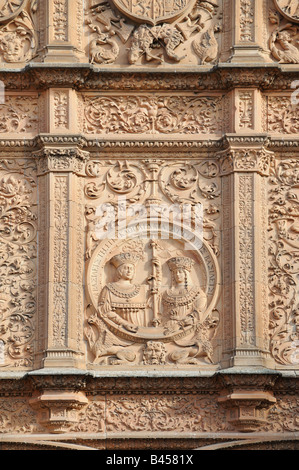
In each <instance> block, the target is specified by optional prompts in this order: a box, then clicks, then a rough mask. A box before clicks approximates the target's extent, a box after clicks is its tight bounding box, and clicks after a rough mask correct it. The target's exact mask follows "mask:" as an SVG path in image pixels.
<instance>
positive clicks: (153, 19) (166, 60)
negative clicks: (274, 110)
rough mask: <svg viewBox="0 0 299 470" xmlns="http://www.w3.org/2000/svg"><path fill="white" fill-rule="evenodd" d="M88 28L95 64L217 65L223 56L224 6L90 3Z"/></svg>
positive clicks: (122, 0) (149, 0) (148, 0)
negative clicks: (221, 35) (221, 48)
mask: <svg viewBox="0 0 299 470" xmlns="http://www.w3.org/2000/svg"><path fill="white" fill-rule="evenodd" d="M86 24H87V26H88V29H89V33H88V34H89V35H90V33H91V39H89V46H88V47H89V56H90V61H91V63H93V64H98V65H109V64H119V65H139V66H140V65H152V66H157V65H161V64H164V65H167V64H169V65H171V64H178V63H182V64H202V65H205V64H213V63H216V62H217V59H218V54H219V45H218V40H217V37H216V36H217V35H216V33H217V32H219V31H220V29H221V2H220V0H213V1H200V0H192V1H191V2H190V1H188V2H187V1H186V0H171V1H169V0H141V1H140V0H133V1H128V0H110V1H108V0H106V1H102V2H100V3H99V2H91V3H90V7H89V9H88V11H87V18H86Z"/></svg>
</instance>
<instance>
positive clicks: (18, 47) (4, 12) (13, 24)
mask: <svg viewBox="0 0 299 470" xmlns="http://www.w3.org/2000/svg"><path fill="white" fill-rule="evenodd" d="M37 7H38V1H37V0H15V1H13V2H10V1H7V0H6V1H2V2H1V4H0V57H1V60H2V62H7V63H20V62H28V61H30V60H31V59H32V58H33V57H34V55H35V53H36V50H37V45H38V39H37V32H36V29H37V28H36V25H35V13H36V10H37Z"/></svg>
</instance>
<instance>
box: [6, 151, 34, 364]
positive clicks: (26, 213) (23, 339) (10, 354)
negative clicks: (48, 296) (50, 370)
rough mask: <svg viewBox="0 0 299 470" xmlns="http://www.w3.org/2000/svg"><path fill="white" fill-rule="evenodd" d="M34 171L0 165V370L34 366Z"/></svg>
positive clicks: (19, 164)
mask: <svg viewBox="0 0 299 470" xmlns="http://www.w3.org/2000/svg"><path fill="white" fill-rule="evenodd" d="M34 171H35V168H34V165H33V164H32V162H31V163H30V162H28V161H14V162H12V161H8V160H1V161H0V205H1V211H0V223H1V235H0V251H1V260H0V270H1V280H0V370H2V368H14V367H19V368H25V367H32V365H33V352H34V351H33V341H34V323H35V319H36V318H35V312H36V271H37V268H36V256H37V255H36V253H37V247H36V244H37V220H36V219H37V213H36V182H35V180H34V179H33V176H32V175H33V174H34Z"/></svg>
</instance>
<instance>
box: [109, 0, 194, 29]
mask: <svg viewBox="0 0 299 470" xmlns="http://www.w3.org/2000/svg"><path fill="white" fill-rule="evenodd" d="M112 2H113V3H114V5H115V6H116V7H117V8H118V9H119V10H120V11H121V12H122V13H123V14H124V15H126V16H128V17H129V18H132V19H133V20H135V21H138V22H139V23H149V24H152V25H155V24H158V23H162V22H164V21H171V20H175V19H176V18H178V17H179V16H181V15H182V14H183V13H184V12H185V11H186V10H187V9H188V8H190V6H192V5H193V4H194V3H195V1H194V0H193V1H192V2H190V0H112Z"/></svg>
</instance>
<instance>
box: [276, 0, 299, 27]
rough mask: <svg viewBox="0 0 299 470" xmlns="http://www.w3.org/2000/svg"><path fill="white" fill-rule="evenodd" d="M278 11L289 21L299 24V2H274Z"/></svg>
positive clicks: (298, 0)
mask: <svg viewBox="0 0 299 470" xmlns="http://www.w3.org/2000/svg"><path fill="white" fill-rule="evenodd" d="M274 1H275V5H276V7H277V9H278V11H279V12H280V13H281V14H282V15H283V16H284V17H285V18H287V19H288V20H289V21H293V22H295V23H299V0H274Z"/></svg>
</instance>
